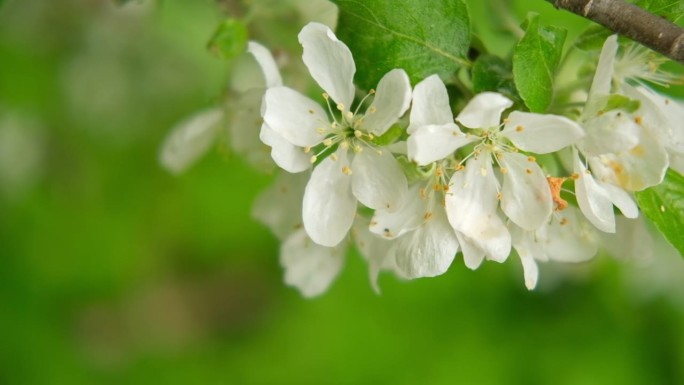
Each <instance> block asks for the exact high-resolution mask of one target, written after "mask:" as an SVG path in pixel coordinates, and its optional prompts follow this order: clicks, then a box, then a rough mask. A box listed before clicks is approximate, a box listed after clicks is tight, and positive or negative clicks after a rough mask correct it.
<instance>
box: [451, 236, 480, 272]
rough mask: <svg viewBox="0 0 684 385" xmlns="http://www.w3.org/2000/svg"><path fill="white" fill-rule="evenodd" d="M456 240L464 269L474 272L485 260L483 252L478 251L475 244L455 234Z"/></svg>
mask: <svg viewBox="0 0 684 385" xmlns="http://www.w3.org/2000/svg"><path fill="white" fill-rule="evenodd" d="M456 239H458V243H459V244H460V245H461V251H462V252H463V263H464V264H465V265H466V267H467V268H469V269H470V270H475V269H477V268H478V267H480V265H481V264H482V261H484V258H485V252H484V250H482V249H480V248H479V247H478V246H477V244H475V243H474V242H472V241H471V240H470V239H469V238H468V237H466V236H464V235H463V234H460V233H456Z"/></svg>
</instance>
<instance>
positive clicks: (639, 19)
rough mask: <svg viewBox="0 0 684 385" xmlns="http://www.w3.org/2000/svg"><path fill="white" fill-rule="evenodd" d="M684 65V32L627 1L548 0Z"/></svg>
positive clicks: (557, 6)
mask: <svg viewBox="0 0 684 385" xmlns="http://www.w3.org/2000/svg"><path fill="white" fill-rule="evenodd" d="M546 1H547V2H549V3H551V4H553V6H554V7H556V8H560V9H565V10H567V11H570V12H572V13H575V14H577V15H579V16H582V17H585V18H587V19H589V20H592V21H594V22H596V23H598V24H601V25H603V26H604V27H606V28H608V29H610V30H612V31H614V32H617V33H619V34H621V35H624V36H626V37H628V38H630V39H632V40H635V41H637V42H639V43H641V44H643V45H645V46H646V47H649V48H651V49H653V50H654V51H657V52H659V53H661V54H663V55H665V56H667V57H669V58H671V59H673V60H676V61H678V62H679V63H682V64H684V28H681V27H679V26H678V25H676V24H674V23H672V22H670V21H669V20H667V19H664V18H662V17H659V16H657V15H654V14H652V13H650V12H647V11H645V10H643V9H641V8H639V7H637V6H636V5H634V4H630V3H627V2H625V1H624V0H546Z"/></svg>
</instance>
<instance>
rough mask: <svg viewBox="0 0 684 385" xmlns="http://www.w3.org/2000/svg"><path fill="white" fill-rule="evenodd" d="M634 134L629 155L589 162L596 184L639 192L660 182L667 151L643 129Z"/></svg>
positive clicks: (602, 156)
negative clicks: (634, 139)
mask: <svg viewBox="0 0 684 385" xmlns="http://www.w3.org/2000/svg"><path fill="white" fill-rule="evenodd" d="M638 134H639V136H638V144H637V145H636V146H634V147H632V148H631V149H629V151H625V152H621V153H619V154H603V155H601V156H598V157H591V158H589V163H590V165H591V168H592V170H594V169H595V170H596V174H597V177H598V176H599V175H600V177H599V179H600V180H602V181H603V182H610V183H613V184H616V185H618V186H620V187H622V188H623V189H625V190H627V191H641V190H643V189H645V188H648V187H651V186H655V185H657V184H659V183H660V182H662V181H663V178H664V177H665V172H666V171H667V167H668V164H669V161H668V155H667V151H666V150H665V148H664V147H663V145H662V144H661V143H660V142H659V141H658V139H657V138H656V137H655V136H654V135H652V134H651V133H650V132H649V131H648V130H647V129H645V128H644V127H639V131H638Z"/></svg>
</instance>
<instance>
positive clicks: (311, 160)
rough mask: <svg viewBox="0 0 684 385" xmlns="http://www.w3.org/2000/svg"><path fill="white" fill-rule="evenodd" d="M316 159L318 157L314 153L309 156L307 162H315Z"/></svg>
mask: <svg viewBox="0 0 684 385" xmlns="http://www.w3.org/2000/svg"><path fill="white" fill-rule="evenodd" d="M317 160H318V157H317V156H316V155H314V156H312V157H311V159H309V162H311V163H316V161H317Z"/></svg>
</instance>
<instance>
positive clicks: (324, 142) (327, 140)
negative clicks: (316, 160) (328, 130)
mask: <svg viewBox="0 0 684 385" xmlns="http://www.w3.org/2000/svg"><path fill="white" fill-rule="evenodd" d="M323 145H324V146H325V147H330V146H332V145H333V141H332V139H330V138H326V139H324V140H323Z"/></svg>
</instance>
